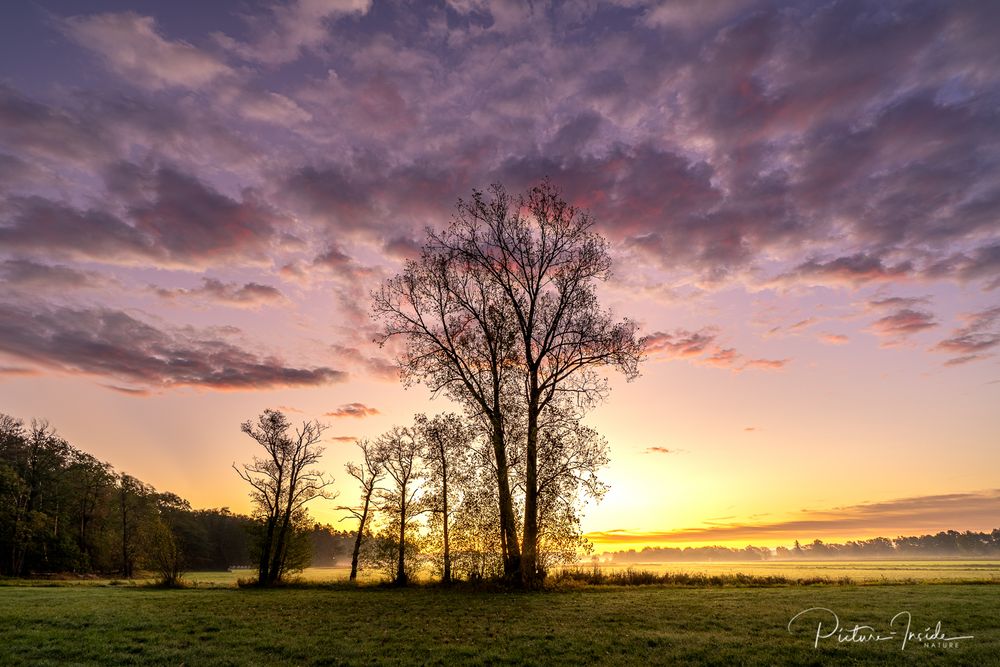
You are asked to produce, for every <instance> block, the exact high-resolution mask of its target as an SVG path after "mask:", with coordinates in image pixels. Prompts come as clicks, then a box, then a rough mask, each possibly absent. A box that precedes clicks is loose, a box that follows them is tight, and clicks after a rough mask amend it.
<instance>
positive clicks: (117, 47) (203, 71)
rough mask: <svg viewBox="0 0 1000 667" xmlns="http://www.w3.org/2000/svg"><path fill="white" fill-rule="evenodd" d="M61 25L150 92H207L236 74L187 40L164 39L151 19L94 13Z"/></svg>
mask: <svg viewBox="0 0 1000 667" xmlns="http://www.w3.org/2000/svg"><path fill="white" fill-rule="evenodd" d="M60 25H61V27H62V29H63V32H64V33H65V34H66V35H67V36H68V37H70V38H71V39H72V40H73V41H75V42H76V43H77V44H79V45H80V46H82V47H83V48H85V49H88V50H89V51H93V52H94V53H97V54H98V55H100V56H101V57H102V58H103V59H104V61H105V62H106V63H107V64H108V67H110V68H111V69H112V70H113V71H114V72H116V73H117V74H119V75H121V76H122V77H123V78H125V79H128V80H129V81H131V82H132V83H134V84H136V85H138V86H142V87H145V88H151V89H154V90H155V89H158V88H168V87H186V88H201V87H204V86H206V85H208V84H210V83H212V82H213V81H215V80H216V79H219V78H220V77H224V76H228V75H231V74H233V70H232V69H231V68H230V67H229V66H227V65H226V64H225V63H224V62H223V61H222V60H221V59H220V58H218V57H216V56H214V55H212V54H210V53H207V52H205V51H202V50H201V49H198V48H196V47H194V46H192V45H191V44H188V43H186V42H182V41H170V40H167V39H164V38H163V37H162V36H161V35H160V33H159V31H158V30H157V25H156V19H154V18H153V17H151V16H140V15H139V14H136V13H134V12H123V13H120V14H110V13H109V14H94V15H90V16H74V17H70V18H66V19H63V20H62V21H60Z"/></svg>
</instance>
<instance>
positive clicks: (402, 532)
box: [396, 485, 406, 586]
mask: <svg viewBox="0 0 1000 667" xmlns="http://www.w3.org/2000/svg"><path fill="white" fill-rule="evenodd" d="M399 496H400V498H402V501H401V502H400V503H399V560H398V561H397V563H396V584H397V585H398V586H405V585H406V558H405V557H406V486H405V485H404V486H403V487H402V488H401V489H400V494H399Z"/></svg>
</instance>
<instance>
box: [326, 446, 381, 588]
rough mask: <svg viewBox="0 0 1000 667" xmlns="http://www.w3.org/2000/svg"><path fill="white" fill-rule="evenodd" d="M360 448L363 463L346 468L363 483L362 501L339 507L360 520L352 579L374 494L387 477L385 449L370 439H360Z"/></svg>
mask: <svg viewBox="0 0 1000 667" xmlns="http://www.w3.org/2000/svg"><path fill="white" fill-rule="evenodd" d="M357 444H358V449H360V450H361V463H354V462H353V461H352V462H350V463H348V464H346V465H345V466H344V469H345V470H347V474H348V475H350V476H351V477H353V478H354V479H356V480H357V481H358V484H360V485H361V503H360V504H359V505H358V506H357V507H350V506H347V505H341V506H340V507H338V508H337V509H339V510H345V511H347V512H350V513H351V515H352V516H354V518H356V519H357V520H358V531H357V533H356V534H355V537H354V549H353V550H352V551H351V576H350V580H351V581H354V580H356V579H357V578H358V558H359V556H360V554H361V541H362V539H363V538H364V536H365V531H367V529H368V523H369V518H370V516H371V501H372V495H373V494H374V493H375V490H376V489H377V488H378V484H379V482H380V481H382V478H383V477H385V472H386V471H385V460H384V459H383V458H382V456H383V455H384V453H385V452H384V451H383V450H382V449H381V448H380V447H377V446H375V444H373V443H372V442H371V441H369V440H360V441H358V443H357Z"/></svg>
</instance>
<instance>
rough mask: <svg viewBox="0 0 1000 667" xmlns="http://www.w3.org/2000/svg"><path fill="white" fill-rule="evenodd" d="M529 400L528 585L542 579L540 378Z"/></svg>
mask: <svg viewBox="0 0 1000 667" xmlns="http://www.w3.org/2000/svg"><path fill="white" fill-rule="evenodd" d="M531 384H532V387H531V389H532V392H531V397H530V398H529V400H528V438H527V447H526V452H525V459H526V461H525V464H526V465H525V478H524V487H525V488H524V541H523V542H522V547H521V548H522V551H521V580H522V582H523V583H524V585H525V587H526V588H536V587H537V586H538V584H539V583H540V578H539V572H538V397H537V390H536V389H535V384H536V380H535V378H532V379H531Z"/></svg>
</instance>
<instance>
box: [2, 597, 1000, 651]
mask: <svg viewBox="0 0 1000 667" xmlns="http://www.w3.org/2000/svg"><path fill="white" fill-rule="evenodd" d="M998 602H1000V587H998V586H995V585H991V584H982V585H954V584H896V585H891V586H883V585H867V586H843V585H840V586H834V585H818V586H775V587H768V588H759V587H758V588H751V587H736V586H729V587H719V588H682V587H661V586H637V587H611V586H581V585H577V586H576V587H573V586H567V587H564V588H561V589H559V590H554V591H546V592H542V593H502V592H477V591H473V590H470V589H467V588H455V589H447V588H440V587H419V588H411V589H404V590H399V589H392V588H384V587H363V588H359V589H355V588H351V587H347V586H344V585H334V586H329V587H325V588H324V587H312V588H309V587H306V588H286V589H276V590H253V589H236V588H204V587H201V588H191V589H183V590H157V589H152V588H148V587H141V586H126V587H122V586H59V587H17V586H8V587H4V588H0V664H18V665H20V664H40V665H63V664H162V665H180V664H187V665H205V664H212V665H244V664H260V665H270V664H293V665H294V664H301V665H310V664H314V665H332V664H372V663H384V664H400V663H403V664H410V663H420V664H447V665H452V664H535V665H553V664H567V665H578V664H594V663H598V664H677V663H681V664H724V665H775V664H777V665H782V664H799V665H826V664H899V665H903V664H921V665H923V664H964V665H1000V621H998V616H997V612H998V610H1000V604H998ZM817 606H821V607H827V608H829V609H832V610H834V611H836V612H837V613H838V614H839V616H840V618H841V620H842V622H843V623H844V624H845V625H848V627H850V626H853V625H854V624H856V623H862V624H871V625H874V626H876V627H877V628H879V629H882V628H886V629H887V626H888V623H889V619H890V618H891V617H892V616H893V615H895V614H896V613H897V612H900V611H904V610H905V611H909V612H911V613H912V614H913V619H914V628H915V629H917V626H919V629H920V630H923V628H924V627H926V626H928V625H929V626H933V625H934V624H935V623H937V622H938V621H939V620H940V621H941V622H942V626H943V628H944V630H945V632H946V633H951V634H962V635H966V634H968V635H975V638H974V639H971V640H968V641H964V642H960V643H959V645H958V646H957V647H956V648H951V649H938V648H929V647H924V646H919V645H915V644H911V645H910V646H909V647H907V649H906V650H905V651H901V650H900V648H899V643H898V642H896V641H891V642H888V641H887V642H881V643H878V644H853V645H851V644H842V645H837V644H836V643H835V642H833V640H826V641H825V642H822V643H821V644H820V648H819V649H814V648H813V646H812V636H813V634H814V633H815V624H811V627H806V625H805V624H804V625H803V627H802V628H801V629H798V628H796V629H797V632H796V633H795V634H790V633H789V632H788V630H787V629H786V626H787V624H788V621H789V620H790V619H791V617H792V616H793V615H794V614H796V613H797V612H799V611H802V610H803V609H806V608H809V607H817Z"/></svg>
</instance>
